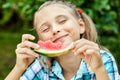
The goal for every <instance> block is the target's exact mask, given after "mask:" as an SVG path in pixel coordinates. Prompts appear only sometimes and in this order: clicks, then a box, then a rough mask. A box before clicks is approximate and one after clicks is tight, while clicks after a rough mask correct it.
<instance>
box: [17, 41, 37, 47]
mask: <svg viewBox="0 0 120 80" xmlns="http://www.w3.org/2000/svg"><path fill="white" fill-rule="evenodd" d="M25 47H26V48H34V49H39V45H38V44H36V43H33V42H30V41H24V42H22V43H20V44H18V45H17V48H25Z"/></svg>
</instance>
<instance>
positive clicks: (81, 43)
mask: <svg viewBox="0 0 120 80" xmlns="http://www.w3.org/2000/svg"><path fill="white" fill-rule="evenodd" d="M74 45H75V47H76V49H78V48H79V47H82V46H84V45H92V46H96V47H99V46H98V44H96V43H95V42H92V41H89V40H86V39H80V40H77V41H75V42H74Z"/></svg>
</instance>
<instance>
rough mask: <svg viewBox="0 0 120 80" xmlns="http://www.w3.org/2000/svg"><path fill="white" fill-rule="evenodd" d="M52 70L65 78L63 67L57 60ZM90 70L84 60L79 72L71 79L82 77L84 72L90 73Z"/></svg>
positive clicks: (61, 77)
mask: <svg viewBox="0 0 120 80" xmlns="http://www.w3.org/2000/svg"><path fill="white" fill-rule="evenodd" d="M52 72H53V73H54V74H55V75H56V76H57V77H59V78H60V79H62V80H65V79H64V76H63V72H62V68H61V66H60V64H59V63H58V62H57V61H56V60H54V61H53V66H52ZM88 72H89V71H88V65H87V64H86V63H85V61H84V60H82V61H81V64H80V66H79V69H78V71H77V73H76V74H75V75H74V76H73V78H72V79H71V80H77V79H80V78H82V76H83V74H88Z"/></svg>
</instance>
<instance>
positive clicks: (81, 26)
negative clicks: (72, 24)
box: [78, 18, 85, 34]
mask: <svg viewBox="0 0 120 80" xmlns="http://www.w3.org/2000/svg"><path fill="white" fill-rule="evenodd" d="M78 23H79V27H80V34H83V33H84V32H85V23H84V21H83V20H82V19H81V18H80V19H78Z"/></svg>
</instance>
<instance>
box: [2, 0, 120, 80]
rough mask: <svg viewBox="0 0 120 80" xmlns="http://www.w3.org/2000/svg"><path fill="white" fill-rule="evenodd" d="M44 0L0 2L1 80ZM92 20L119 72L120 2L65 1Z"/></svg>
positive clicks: (108, 0) (111, 0) (31, 26)
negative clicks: (22, 36) (79, 9)
mask: <svg viewBox="0 0 120 80" xmlns="http://www.w3.org/2000/svg"><path fill="white" fill-rule="evenodd" d="M45 1H46V0H0V80H3V79H4V78H5V77H6V76H7V75H8V73H9V72H10V70H11V69H12V68H13V66H14V64H15V58H16V55H15V49H16V45H17V44H18V43H19V42H20V41H21V35H22V34H24V33H30V34H33V35H35V36H36V34H35V31H34V30H33V15H34V12H35V11H36V10H37V9H38V7H39V6H40V5H41V4H42V3H43V2H45ZM66 1H70V2H72V3H73V4H75V5H76V6H77V7H78V8H81V9H82V10H83V11H84V12H86V13H87V14H88V15H89V16H90V17H91V18H92V20H93V21H94V23H95V25H96V28H97V30H98V34H99V40H100V43H101V44H102V45H104V46H105V47H107V48H108V49H109V50H110V51H111V53H112V54H113V56H114V57H115V59H116V61H117V64H118V67H119V70H120V57H119V56H120V53H119V52H120V32H119V31H120V0H66Z"/></svg>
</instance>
